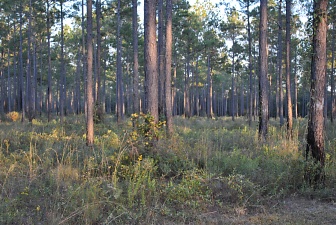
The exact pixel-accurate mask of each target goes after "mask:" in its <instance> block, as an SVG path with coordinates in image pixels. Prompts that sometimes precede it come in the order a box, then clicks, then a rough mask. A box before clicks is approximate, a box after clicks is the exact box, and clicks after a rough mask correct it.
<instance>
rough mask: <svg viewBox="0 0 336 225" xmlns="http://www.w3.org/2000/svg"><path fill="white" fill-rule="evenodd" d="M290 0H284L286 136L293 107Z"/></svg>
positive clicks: (290, 132) (289, 132) (291, 131)
mask: <svg viewBox="0 0 336 225" xmlns="http://www.w3.org/2000/svg"><path fill="white" fill-rule="evenodd" d="M291 2H292V1H291V0H286V97H287V136H288V138H292V135H293V109H292V97H291V61H290V60H291V57H290V53H291V36H290V35H291V34H290V29H291V25H290V19H291V4H292V3H291Z"/></svg>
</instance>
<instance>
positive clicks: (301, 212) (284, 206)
mask: <svg viewBox="0 0 336 225" xmlns="http://www.w3.org/2000/svg"><path fill="white" fill-rule="evenodd" d="M230 211H232V210H230ZM165 224H176V223H175V222H173V223H171V222H166V223H165ZM190 224H200V225H201V224H244V225H249V224H250V225H253V224H276V225H280V224H286V225H287V224H297V225H301V224H304V225H322V224H323V225H335V224H336V202H335V201H331V202H330V201H329V202H326V201H321V200H311V199H306V198H301V197H290V198H286V199H283V200H281V201H280V200H278V201H274V202H272V204H271V203H270V204H269V205H267V206H266V205H256V206H253V207H251V208H250V209H246V208H243V207H238V208H235V209H234V210H233V211H232V212H225V211H221V210H218V211H217V210H216V209H213V210H210V211H209V212H207V213H203V214H200V215H199V218H198V219H197V222H193V223H190Z"/></svg>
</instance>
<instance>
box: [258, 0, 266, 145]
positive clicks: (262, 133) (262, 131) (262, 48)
mask: <svg viewBox="0 0 336 225" xmlns="http://www.w3.org/2000/svg"><path fill="white" fill-rule="evenodd" d="M259 32H260V35H259V60H260V61H259V64H260V66H259V68H260V73H259V104H260V105H259V111H260V115H259V137H260V138H262V139H263V140H265V139H266V136H267V131H268V91H267V86H268V84H267V82H268V79H267V52H268V51H267V0H260V24H259Z"/></svg>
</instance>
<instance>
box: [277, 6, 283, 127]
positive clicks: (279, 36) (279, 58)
mask: <svg viewBox="0 0 336 225" xmlns="http://www.w3.org/2000/svg"><path fill="white" fill-rule="evenodd" d="M281 6H282V0H279V10H278V23H279V30H278V79H279V81H278V83H279V117H280V126H283V124H284V116H283V111H284V110H283V90H282V18H281Z"/></svg>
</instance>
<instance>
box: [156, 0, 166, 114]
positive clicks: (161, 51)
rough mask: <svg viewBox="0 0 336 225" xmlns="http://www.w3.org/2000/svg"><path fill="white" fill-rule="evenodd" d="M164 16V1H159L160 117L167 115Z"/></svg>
mask: <svg viewBox="0 0 336 225" xmlns="http://www.w3.org/2000/svg"><path fill="white" fill-rule="evenodd" d="M163 43H164V16H163V0H158V65H159V66H158V69H159V71H158V75H159V96H158V97H159V116H161V115H165V97H164V96H165V93H164V92H165V88H164V86H165V71H164V55H165V53H164V51H165V50H164V44H163Z"/></svg>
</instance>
